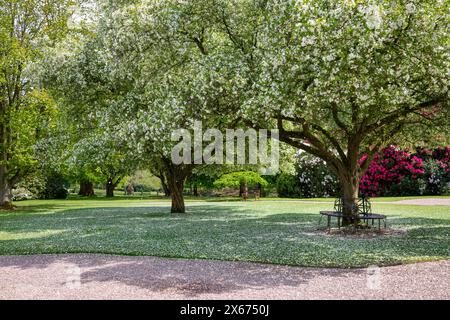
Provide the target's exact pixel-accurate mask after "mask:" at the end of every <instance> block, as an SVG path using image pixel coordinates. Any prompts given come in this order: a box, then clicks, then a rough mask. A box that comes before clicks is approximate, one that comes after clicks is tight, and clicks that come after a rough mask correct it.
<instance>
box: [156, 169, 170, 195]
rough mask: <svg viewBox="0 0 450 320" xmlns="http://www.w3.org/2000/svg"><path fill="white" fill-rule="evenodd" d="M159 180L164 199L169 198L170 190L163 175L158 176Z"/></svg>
mask: <svg viewBox="0 0 450 320" xmlns="http://www.w3.org/2000/svg"><path fill="white" fill-rule="evenodd" d="M159 180H161V186H162V188H163V191H164V195H165V196H166V197H170V189H169V186H168V185H167V181H166V178H165V177H164V174H162V173H161V175H160V176H159Z"/></svg>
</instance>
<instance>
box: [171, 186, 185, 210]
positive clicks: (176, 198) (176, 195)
mask: <svg viewBox="0 0 450 320" xmlns="http://www.w3.org/2000/svg"><path fill="white" fill-rule="evenodd" d="M169 187H170V191H171V192H170V195H171V198H172V207H171V209H170V212H171V213H185V212H186V207H185V205H184V197H183V189H184V179H176V178H175V179H174V180H172V182H171V183H169Z"/></svg>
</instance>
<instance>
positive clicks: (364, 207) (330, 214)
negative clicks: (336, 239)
mask: <svg viewBox="0 0 450 320" xmlns="http://www.w3.org/2000/svg"><path fill="white" fill-rule="evenodd" d="M356 206H357V207H356V208H354V209H353V210H355V211H356V210H357V214H358V217H359V219H360V220H362V221H363V222H364V223H366V224H368V225H369V223H371V224H372V226H373V225H374V224H375V221H378V229H379V230H381V221H383V224H384V228H386V216H385V215H383V214H378V213H372V205H371V203H370V201H369V199H368V198H359V199H358V201H357V205H356ZM343 207H344V198H338V199H336V200H335V202H334V210H333V211H320V220H319V225H320V223H321V221H322V218H323V217H327V228H328V230H330V229H331V219H332V218H336V219H337V224H338V228H339V229H340V228H341V226H342V220H343V218H344V213H343Z"/></svg>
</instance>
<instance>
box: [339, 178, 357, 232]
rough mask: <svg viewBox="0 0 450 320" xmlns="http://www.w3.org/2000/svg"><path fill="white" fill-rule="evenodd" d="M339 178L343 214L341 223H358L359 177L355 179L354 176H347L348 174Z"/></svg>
mask: <svg viewBox="0 0 450 320" xmlns="http://www.w3.org/2000/svg"><path fill="white" fill-rule="evenodd" d="M339 180H340V184H341V190H342V201H343V203H342V212H343V214H344V218H343V220H342V224H343V225H350V224H352V223H354V224H355V226H356V225H357V224H358V193H359V181H358V180H359V179H356V177H350V178H348V175H345V177H340V178H339Z"/></svg>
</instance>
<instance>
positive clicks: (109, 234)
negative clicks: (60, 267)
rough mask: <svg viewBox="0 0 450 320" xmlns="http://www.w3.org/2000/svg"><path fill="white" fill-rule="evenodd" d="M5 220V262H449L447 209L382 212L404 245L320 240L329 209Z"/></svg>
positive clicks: (209, 206) (67, 205) (217, 208)
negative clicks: (60, 258) (48, 256)
mask: <svg viewBox="0 0 450 320" xmlns="http://www.w3.org/2000/svg"><path fill="white" fill-rule="evenodd" d="M17 205H18V206H19V210H16V211H13V212H1V213H0V255H12V254H40V253H106V254H122V255H151V256H160V257H177V258H196V259H218V260H239V261H255V262H263V263H275V264H287V265H298V266H314V267H363V266H369V265H374V264H375V265H393V264H399V263H411V262H418V261H432V260H439V259H449V253H450V207H448V206H413V205H399V204H385V203H375V204H374V211H376V212H379V213H385V214H387V215H388V217H389V218H388V223H389V224H390V225H391V226H393V227H395V228H398V229H404V230H407V231H408V233H407V234H406V235H404V236H379V237H376V238H373V239H361V238H352V237H345V238H344V237H337V236H325V235H323V234H321V233H317V232H316V231H317V226H318V220H319V217H318V216H319V215H318V212H319V211H320V210H327V209H330V205H331V204H330V203H328V202H324V203H317V202H315V203H308V202H301V203H300V202H297V203H295V202H292V201H270V200H266V201H257V202H255V201H249V202H246V203H244V202H236V201H234V202H206V201H203V202H200V201H197V202H189V203H188V213H187V214H185V215H172V214H169V213H168V212H169V208H168V205H169V203H168V202H167V201H161V200H158V201H149V200H148V199H147V200H137V199H133V200H129V199H123V198H121V199H117V200H114V201H104V200H99V199H97V200H96V199H93V200H89V201H82V200H75V199H74V200H48V201H42V200H34V201H25V202H20V203H18V204H17Z"/></svg>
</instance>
